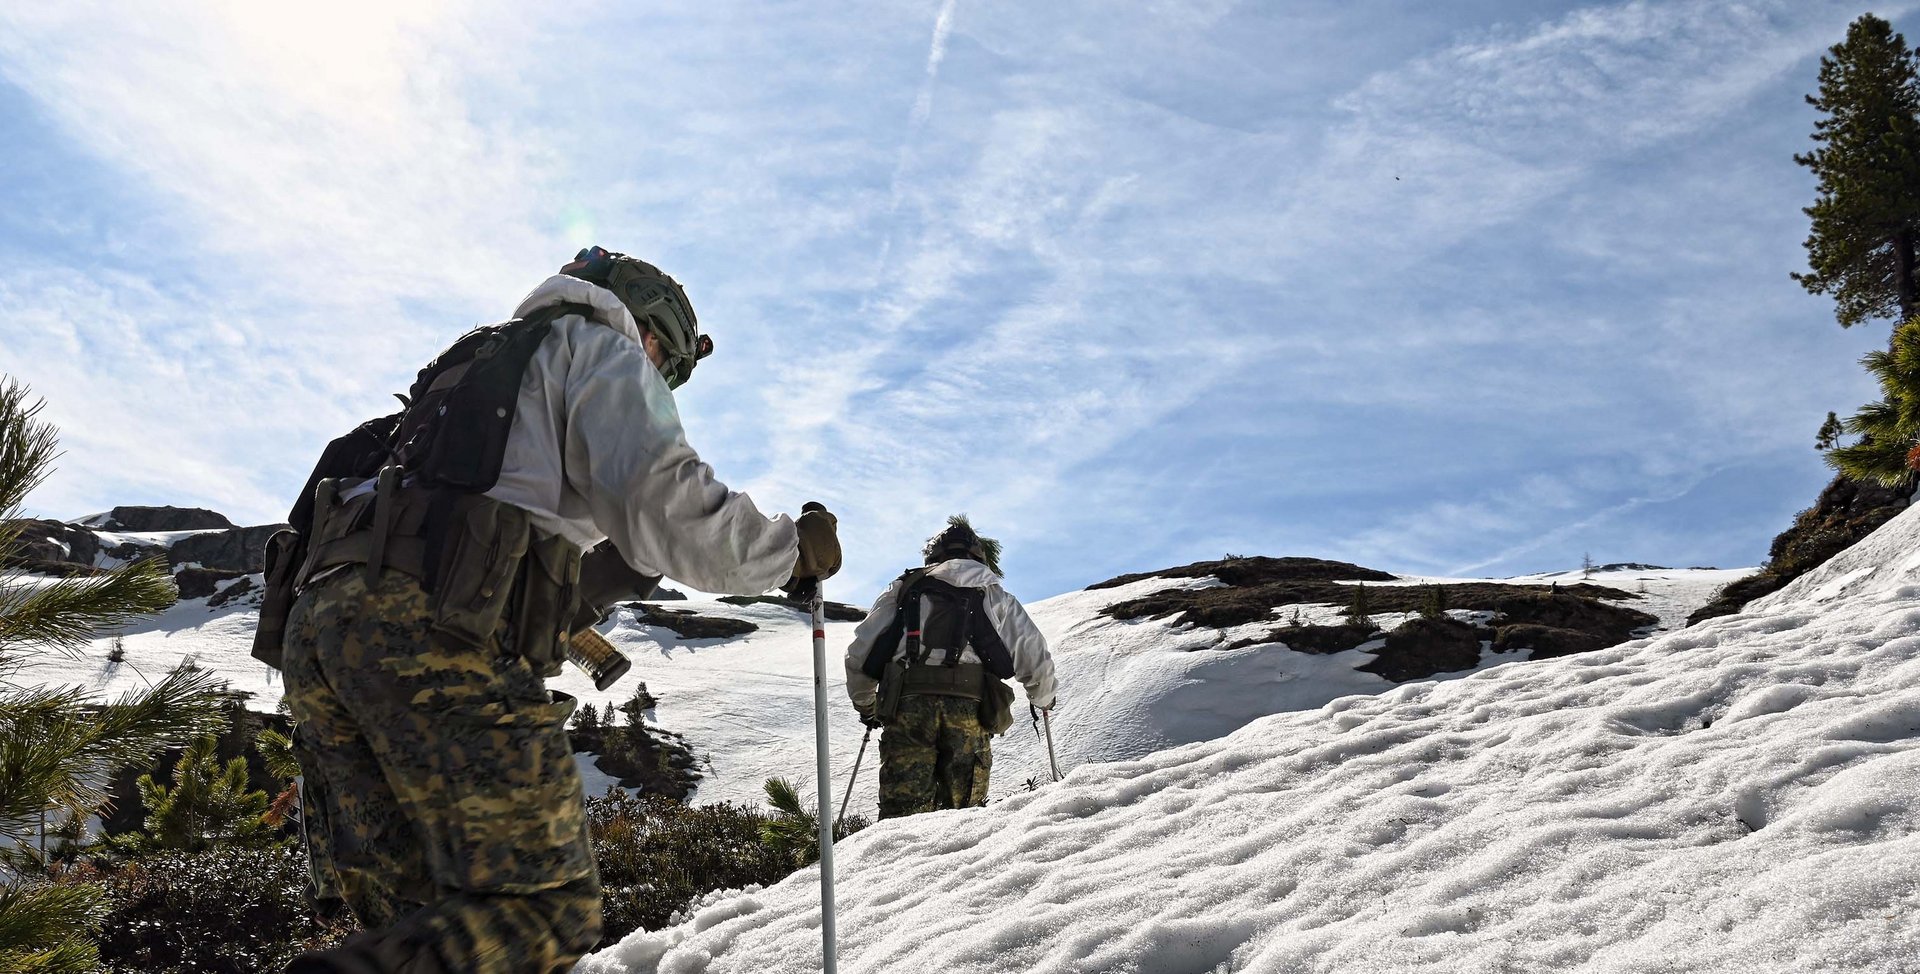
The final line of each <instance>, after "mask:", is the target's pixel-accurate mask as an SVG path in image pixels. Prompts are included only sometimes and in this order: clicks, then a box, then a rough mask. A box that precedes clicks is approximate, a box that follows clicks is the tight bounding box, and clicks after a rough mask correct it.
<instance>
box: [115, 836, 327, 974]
mask: <svg viewBox="0 0 1920 974" xmlns="http://www.w3.org/2000/svg"><path fill="white" fill-rule="evenodd" d="M94 878H96V879H97V880H98V881H102V882H104V884H105V886H106V889H107V891H108V894H109V898H110V903H111V908H110V910H109V911H108V913H107V914H106V917H105V921H104V923H102V924H101V927H100V934H99V937H98V940H99V943H100V959H101V960H102V961H104V962H106V964H107V966H108V969H109V970H112V971H116V972H126V974H133V972H140V974H162V972H165V974H188V972H196V974H197V972H206V974H252V972H256V971H278V970H280V969H281V968H282V967H283V966H285V965H286V963H287V962H288V961H289V960H291V959H293V957H294V955H296V954H298V953H300V952H301V951H306V950H317V949H321V948H324V947H328V946H332V945H333V944H336V943H338V942H339V941H340V940H342V939H344V938H345V937H346V935H347V934H348V933H350V932H352V930H353V923H352V920H351V919H350V918H349V917H347V916H344V915H343V916H340V917H338V918H331V919H330V918H327V917H322V916H316V914H315V910H314V908H313V905H312V903H311V902H310V901H309V900H308V898H307V866H306V859H305V857H304V856H303V855H302V854H301V852H300V851H299V849H297V848H294V847H289V846H277V847H273V848H267V849H218V850H214V851H210V852H197V853H169V854H166V855H161V856H156V857H153V858H148V859H142V860H139V861H137V862H133V863H129V864H126V865H123V866H121V867H119V868H116V869H113V870H110V871H106V872H103V873H99V874H98V875H97V876H96V877H94Z"/></svg>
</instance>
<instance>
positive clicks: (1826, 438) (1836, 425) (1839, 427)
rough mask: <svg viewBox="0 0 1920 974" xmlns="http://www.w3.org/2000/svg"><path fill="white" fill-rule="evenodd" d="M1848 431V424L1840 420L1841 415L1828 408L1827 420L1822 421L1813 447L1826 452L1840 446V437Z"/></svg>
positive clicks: (1815, 435) (1814, 438)
mask: <svg viewBox="0 0 1920 974" xmlns="http://www.w3.org/2000/svg"><path fill="white" fill-rule="evenodd" d="M1846 432H1847V426H1846V424H1845V423H1842V422H1840V417H1838V416H1836V415H1834V413H1833V411H1832V410H1828V411H1827V421H1826V422H1824V423H1821V424H1820V430H1819V432H1817V433H1815V434H1814V435H1813V448H1814V449H1815V450H1818V451H1820V452H1821V453H1825V452H1827V451H1828V450H1831V449H1833V448H1834V447H1836V446H1839V445H1840V437H1841V436H1842V435H1844V434H1845V433H1846Z"/></svg>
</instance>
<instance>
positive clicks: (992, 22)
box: [0, 0, 1916, 600]
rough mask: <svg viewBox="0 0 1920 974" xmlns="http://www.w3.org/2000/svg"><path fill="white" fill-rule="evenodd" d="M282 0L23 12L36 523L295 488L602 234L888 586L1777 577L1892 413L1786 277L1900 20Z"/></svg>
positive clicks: (1797, 15)
mask: <svg viewBox="0 0 1920 974" xmlns="http://www.w3.org/2000/svg"><path fill="white" fill-rule="evenodd" d="M279 6H281V5H271V4H254V3H242V2H232V3H183V4H179V5H177V6H171V7H169V6H168V5H164V4H154V5H143V6H141V7H139V8H138V13H136V14H131V15H130V14H128V13H127V11H126V10H125V9H123V8H118V7H117V6H116V5H110V4H92V3H86V2H71V3H61V4H11V5H7V6H5V7H0V144H4V145H6V146H7V150H6V152H5V153H4V154H0V199H4V200H5V201H6V206H4V207H0V372H5V373H7V374H9V375H12V376H15V377H18V378H20V379H23V380H25V381H26V382H28V383H29V384H31V385H32V387H33V388H34V390H35V391H36V392H37V393H39V394H40V395H42V396H43V397H45V398H46V400H47V401H48V406H47V412H46V415H47V416H48V417H49V418H51V419H53V420H54V421H55V422H57V423H58V424H59V425H60V426H61V427H62V429H63V444H64V446H65V450H66V455H65V457H64V458H63V459H62V461H61V465H60V469H59V471H58V473H56V475H55V476H54V477H53V478H52V479H50V480H49V481H48V483H47V484H46V485H45V486H44V487H42V488H41V490H40V491H39V492H38V493H37V494H36V495H35V496H34V497H33V498H32V505H33V506H32V512H33V513H36V514H40V515H44V516H55V517H62V518H69V517H76V516H79V515H82V514H86V513H89V512H92V511H96V510H101V509H104V508H106V507H109V506H112V505H114V504H126V503H172V504H183V505H202V506H209V507H213V508H216V509H218V510H221V511H223V512H226V513H227V514H229V515H230V516H233V517H235V518H236V519H239V520H244V521H249V522H262V521H269V520H276V519H278V518H279V517H280V516H281V512H283V511H284V510H285V509H286V507H287V506H288V505H289V503H290V500H291V498H290V496H289V495H290V494H291V493H292V492H293V491H294V490H296V489H297V488H298V486H299V484H300V483H301V482H302V480H303V479H304V477H305V474H306V471H307V470H308V469H309V467H310V466H311V463H312V460H313V458H314V456H315V455H316V453H317V451H318V449H319V447H320V446H321V445H322V444H323V443H324V442H325V441H326V440H327V439H329V438H330V437H332V436H334V435H337V434H338V433H339V432H341V431H343V430H345V429H347V428H349V427H351V426H352V425H353V424H354V423H355V422H357V421H359V420H360V419H362V418H365V417H368V416H372V415H376V414H379V413H382V412H386V411H388V406H389V404H390V403H391V402H392V400H391V399H390V398H388V395H389V393H391V392H394V391H398V390H401V389H404V388H405V386H406V385H407V383H408V381H409V380H410V378H411V375H412V373H413V371H414V370H415V369H417V368H418V367H419V366H420V365H421V364H423V363H424V362H425V361H426V360H427V359H428V358H430V357H431V356H432V355H433V353H434V352H436V351H437V350H438V349H440V348H441V347H443V346H445V345H446V344H447V343H448V342H449V341H451V339H452V338H453V337H454V336H455V335H457V334H458V333H459V332H461V331H463V330H464V329H466V328H467V327H470V326H472V325H474V324H480V323H485V322H489V321H495V320H499V319H501V318H503V317H505V316H506V315H507V314H508V313H509V312H510V311H511V309H512V307H513V305H514V304H515V303H516V302H517V300H518V298H519V297H520V296H521V295H522V294H524V293H525V292H526V291H527V290H528V289H529V288H531V287H532V286H533V285H534V284H536V283H538V282H539V281H540V280H541V279H542V278H544V277H545V276H546V275H547V274H548V273H550V272H552V271H553V270H554V269H555V268H556V267H558V266H559V264H560V263H562V262H563V261H564V260H565V259H566V258H567V257H569V256H570V255H571V253H572V252H573V250H574V249H576V248H578V247H580V246H582V245H584V244H587V243H601V244H603V245H606V246H608V247H612V248H614V249H619V250H624V251H627V252H629V253H633V254H636V255H640V256H644V257H646V258H648V259H650V260H653V261H655V262H656V263H658V264H660V265H661V266H662V267H664V268H665V269H667V270H668V271H669V272H670V273H672V274H673V275H675V276H676V277H677V278H679V279H680V280H681V281H682V282H683V283H685V285H686V286H687V289H688V291H689V293H690V295H691V296H692V298H693V300H694V302H695V306H696V307H697V308H698V310H699V313H700V318H701V321H702V323H703V324H704V325H705V326H706V327H707V328H709V329H710V330H711V332H712V333H713V334H714V335H715V337H716V339H717V344H718V354H717V355H716V357H715V358H713V359H711V360H709V361H708V362H707V363H705V364H703V365H702V367H701V369H700V371H699V373H698V375H697V378H696V379H695V381H694V382H692V383H691V384H690V385H688V386H686V387H685V388H684V389H682V390H681V395H680V400H681V409H682V413H683V416H684V418H685V420H686V422H687V426H688V429H689V435H690V438H691V439H692V441H693V443H694V445H695V446H696V447H697V448H699V449H700V450H701V452H702V454H703V455H704V456H705V457H706V458H707V459H708V460H709V461H710V462H711V463H712V464H713V465H714V466H715V468H716V469H717V470H718V471H719V473H720V475H721V476H722V478H723V479H725V480H726V481H727V482H728V483H729V484H731V485H733V486H735V487H736V488H739V489H744V490H746V491H748V492H749V493H751V494H753V496H754V497H755V498H756V499H757V500H759V501H760V502H761V504H762V506H763V507H764V508H766V509H768V510H789V511H790V510H793V509H796V508H797V507H798V506H799V505H800V503H801V502H802V501H805V500H808V499H814V498H818V499H820V500H823V501H825V502H826V503H828V504H829V506H831V507H833V508H834V509H835V510H836V511H838V512H840V514H841V515H842V529H843V534H844V537H845V540H846V542H847V547H848V564H847V569H846V573H845V575H844V577H843V579H842V580H841V581H840V583H839V584H838V585H837V587H836V589H835V591H834V592H833V594H834V595H836V596H837V597H846V598H850V599H855V600H865V599H868V598H870V597H871V596H872V594H873V592H874V590H875V588H876V587H877V586H878V585H879V584H881V583H882V582H884V581H885V580H886V579H887V578H889V577H891V576H892V575H893V574H895V573H897V572H898V571H900V570H901V569H902V568H904V567H907V565H908V564H909V563H910V561H912V560H913V559H914V556H915V554H916V553H917V550H918V545H919V542H920V540H921V539H922V538H924V537H925V536H926V535H927V534H929V533H931V532H932V531H933V530H934V529H935V528H937V527H938V525H939V524H940V522H941V521H942V519H943V518H944V516H945V515H946V514H948V513H951V512H954V511H960V510H964V511H967V512H969V513H970V514H971V515H972V516H973V518H974V520H975V522H976V524H978V525H979V526H980V527H981V528H982V530H984V531H985V532H986V533H989V534H995V535H998V536H1000V537H1001V538H1002V539H1003V540H1004V541H1005V542H1006V544H1007V558H1006V560H1005V566H1006V568H1007V569H1008V572H1009V576H1010V578H1009V584H1010V587H1011V588H1012V589H1013V590H1014V591H1015V592H1016V593H1017V594H1020V595H1022V596H1023V597H1028V598H1035V597H1043V596H1047V595H1052V594H1055V593H1058V592H1061V591H1066V590H1069V589H1073V588H1077V587H1080V586H1083V585H1085V584H1088V583H1091V582H1094V581H1098V580H1100V579H1103V578H1107V577H1110V576H1112V575H1115V574H1119V573H1121V572H1128V571H1140V570H1146V569H1151V568H1157V567H1163V566H1167V565H1173V564H1181V563H1185V562H1188V561H1194V560H1198V559H1204V558H1215V557H1219V556H1220V555H1222V554H1224V553H1226V552H1234V553H1261V554H1274V555H1284V554H1294V555H1315V556H1321V557H1331V558H1341V559H1347V560H1352V561H1357V562H1360V563H1362V564H1366V565H1369V566H1373V567H1379V568H1385V569H1388V570H1393V571H1401V572H1428V573H1442V572H1444V573H1456V574H1470V575H1506V574H1516V573H1522V572H1529V571H1538V570H1547V569H1554V568H1564V567H1568V566H1570V565H1575V564H1578V563H1579V561H1580V558H1581V557H1582V555H1583V554H1584V553H1588V552H1591V553H1592V555H1593V557H1594V558H1596V559H1597V560H1601V561H1614V560H1637V561H1651V562H1659V563H1663V564H1678V565H1708V564H1712V565H1721V566H1731V565H1740V564H1755V563H1758V562H1759V561H1760V560H1762V559H1763V558H1764V557H1765V552H1766V545H1767V542H1768V541H1769V540H1770V539H1771V537H1772V536H1773V534H1774V533H1775V532H1777V531H1779V530H1780V529H1781V528H1782V527H1784V526H1785V524H1786V522H1787V520H1788V519H1789V518H1790V517H1791V516H1792V514H1793V512H1794V511H1796V510H1798V509H1799V508H1801V507H1804V506H1807V505H1808V504H1810V503H1811V502H1812V500H1813V497H1814V495H1815V493H1816V492H1817V491H1818V490H1819V488H1820V486H1821V485H1822V484H1823V483H1824V482H1825V481H1826V479H1827V472H1826V470H1825V468H1824V467H1823V466H1822V465H1821V463H1820V460H1819V457H1818V456H1817V454H1815V453H1814V451H1813V450H1812V448H1811V444H1812V439H1813V432H1814V429H1815V428H1816V427H1817V426H1818V425H1819V422H1820V420H1821V418H1822V417H1824V415H1825V414H1826V411H1827V410H1829V409H1834V410H1840V411H1841V412H1842V413H1843V414H1844V413H1845V412H1846V411H1848V410H1850V409H1852V408H1853V407H1854V406H1856V405H1858V404H1859V403H1860V402H1862V401H1864V400H1866V399H1868V398H1871V397H1872V395H1873V389H1872V386H1871V383H1870V382H1869V381H1868V380H1867V379H1866V378H1865V377H1864V376H1863V375H1862V374H1861V373H1860V370H1859V368H1858V366H1857V364H1856V363H1857V360H1858V358H1859V356H1860V355H1861V354H1862V353H1863V352H1865V351H1867V350H1868V349H1870V348H1872V347H1875V346H1876V345H1879V344H1881V343H1883V342H1884V341H1885V337H1886V326H1885V325H1873V326H1868V327H1862V328H1856V329H1853V330H1851V331H1845V330H1842V329H1841V328H1840V327H1839V326H1837V325H1836V324H1834V322H1833V319H1832V313H1831V309H1830V306H1829V304H1828V302H1826V301H1825V300H1824V299H1820V298H1815V297H1812V296H1809V295H1806V294H1805V293H1803V292H1802V291H1801V290H1800V289H1799V287H1798V286H1797V285H1796V284H1794V283H1793V282H1792V281H1791V280H1790V279H1789V278H1788V276H1787V275H1788V273H1789V272H1790V271H1793V270H1798V269H1801V268H1802V267H1803V260H1804V254H1803V251H1802V249H1801V240H1802V239H1803V238H1804V236H1805V234H1806V220H1805V217H1804V216H1803V215H1802V214H1801V213H1800V208H1801V207H1802V206H1805V205H1806V204H1808V203H1809V202H1811V200H1812V181H1811V180H1810V178H1809V177H1808V176H1807V174H1806V172H1805V171H1804V170H1802V169H1801V168H1800V167H1798V166H1795V165H1794V164H1793V162H1792V158H1791V157H1792V154H1793V153H1794V152H1796V151H1801V150H1803V149H1804V148H1805V147H1806V146H1807V144H1808V143H1807V133H1808V132H1809V131H1810V130H1811V125H1812V121H1813V118H1814V115H1813V113H1812V110H1811V109H1810V108H1808V107H1807V106H1806V105H1805V104H1804V103H1803V101H1802V96H1803V95H1804V94H1806V93H1807V92H1808V91H1809V90H1810V89H1811V87H1812V84H1813V79H1814V71H1815V66H1816V61H1817V58H1818V56H1819V54H1820V53H1821V52H1823V51H1824V50H1825V48H1826V47H1827V46H1828V45H1830V44H1832V43H1834V42H1835V41H1837V40H1838V39H1839V38H1840V37H1841V36H1842V34H1843V33H1844V30H1845V26H1846V24H1847V22H1848V21H1850V20H1851V19H1853V18H1854V17H1856V16H1858V14H1859V13H1861V12H1862V8H1860V7H1857V6H1853V5H1844V4H1836V3H1824V2H1807V0H1777V2H1772V0H1755V2H1745V3H1725V2H1720V3H1707V2H1635V3H1611V4H1609V3H1600V4H1575V3H1519V2H1494V0H1469V2H1458V3H1448V4H1427V3H1412V2H1404V3H1388V2H1365V0H1362V2H1352V0H1344V2H1342V0H1328V2H1318V0H1301V2H1289V3H1264V4H1262V3H1235V2H1226V0H1192V2H1150V3H1138V4H1129V5H1116V4H1111V3H1081V2H1068V0H1062V2H1053V3H1047V4H1030V3H999V2H994V3H989V2H975V0H926V2H920V0H916V2H892V3H864V2H849V3H838V4H817V3H738V2H728V0H702V2H699V3H658V4H647V5H644V6H641V5H613V4H604V5H596V4H590V3H589V4H574V5H565V6H564V9H563V8H562V5H530V4H515V3H484V2H479V3H464V2H440V3H417V4H407V5H404V6H402V5H392V4H385V3H373V2H348V3H335V4H329V5H325V7H326V9H325V10H324V11H322V10H318V9H315V10H311V11H307V12H304V13H287V12H283V11H281V10H278V9H276V8H278V7H279ZM1914 6H1916V4H1915V3H1911V2H1909V3H1899V4H1882V5H1880V6H1878V7H1876V8H1874V9H1875V12H1877V13H1879V14H1880V15H1882V16H1885V17H1888V18H1890V19H1892V20H1893V21H1894V23H1895V26H1896V28H1907V29H1909V30H1910V31H1912V30H1914V29H1915V28H1914V27H1913V25H1912V24H1910V23H1907V22H1906V18H1905V17H1904V16H1903V15H1906V14H1908V13H1909V12H1910V11H1911V9H1912V8H1913V7H1914ZM546 8H552V9H546Z"/></svg>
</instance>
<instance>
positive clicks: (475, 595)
mask: <svg viewBox="0 0 1920 974" xmlns="http://www.w3.org/2000/svg"><path fill="white" fill-rule="evenodd" d="M397 481H398V471H397V469H396V468H393V467H388V468H386V469H385V470H382V471H381V475H380V478H379V480H378V481H377V487H376V488H375V489H374V490H372V491H365V492H360V493H357V494H355V495H354V496H352V497H349V498H348V499H347V500H344V501H340V500H337V499H336V498H337V497H338V496H339V487H340V484H339V483H338V482H336V481H322V482H321V485H320V487H319V488H318V489H317V490H316V491H315V498H316V500H315V505H314V517H313V521H314V523H313V532H312V534H311V535H310V539H311V540H310V542H309V546H308V552H307V559H306V562H305V564H303V565H302V566H301V567H300V570H299V571H298V573H297V576H298V578H297V584H298V585H299V586H302V587H304V586H305V585H307V584H310V583H312V582H313V581H316V580H318V579H320V578H322V577H324V576H326V575H328V574H330V573H332V572H335V571H339V570H345V566H355V567H358V568H360V569H361V570H363V571H365V572H366V573H367V576H368V580H369V584H371V583H372V581H373V580H375V579H377V578H378V577H379V574H380V572H381V571H383V570H386V569H392V570H394V571H398V572H402V573H405V574H407V575H411V576H413V577H414V578H415V579H418V580H419V582H420V587H421V589H422V590H423V591H425V592H426V593H427V601H428V606H429V608H430V610H431V612H432V615H433V629H434V631H435V632H436V633H438V634H439V635H441V636H443V637H445V638H447V639H451V640H454V641H455V642H458V643H462V644H465V645H468V646H473V647H476V648H479V649H482V650H486V651H494V650H498V651H500V652H506V653H511V654H514V655H517V656H520V657H522V658H524V659H525V660H526V661H527V663H528V664H529V665H530V666H532V667H533V669H534V671H535V672H537V673H540V674H541V675H543V676H553V675H556V674H557V673H558V672H559V670H560V663H561V661H562V659H563V658H564V656H563V651H562V647H561V645H560V644H561V642H562V641H563V640H564V639H565V638H566V633H567V630H568V628H569V627H570V625H571V623H572V620H573V617H574V613H575V612H576V611H577V609H578V604H577V603H578V600H579V582H580V549H579V548H578V547H576V546H575V545H574V544H573V543H572V542H569V541H567V540H566V539H565V538H562V537H560V536H559V535H548V534H544V533H540V532H536V531H535V530H534V527H533V519H532V515H530V514H528V513H527V512H526V511H525V510H523V509H521V508H519V507H515V506H514V505H512V504H507V503H503V502H501V501H497V500H494V499H492V498H490V497H487V496H485V495H482V494H468V493H457V492H454V491H448V490H434V489H430V488H425V487H417V486H404V487H402V486H398V483H397Z"/></svg>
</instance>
